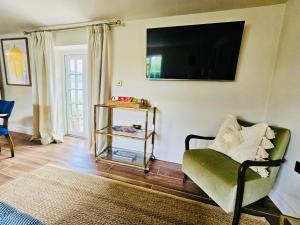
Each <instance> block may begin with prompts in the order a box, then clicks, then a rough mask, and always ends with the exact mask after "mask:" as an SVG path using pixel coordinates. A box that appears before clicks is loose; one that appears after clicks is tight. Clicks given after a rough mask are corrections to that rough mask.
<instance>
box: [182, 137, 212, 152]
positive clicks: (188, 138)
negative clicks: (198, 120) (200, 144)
mask: <svg viewBox="0 0 300 225" xmlns="http://www.w3.org/2000/svg"><path fill="white" fill-rule="evenodd" d="M191 139H202V140H213V139H215V137H204V136H199V135H195V134H189V135H188V136H186V138H185V149H186V150H189V149H190V140H191Z"/></svg>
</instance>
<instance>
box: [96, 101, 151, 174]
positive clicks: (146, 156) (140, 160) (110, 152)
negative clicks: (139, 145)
mask: <svg viewBox="0 0 300 225" xmlns="http://www.w3.org/2000/svg"><path fill="white" fill-rule="evenodd" d="M100 108H105V109H106V110H108V117H107V118H108V119H107V126H105V127H102V128H99V129H98V128H97V127H98V124H97V115H99V114H98V110H99V109H100ZM116 109H120V110H133V111H140V112H142V113H144V114H145V124H144V129H141V130H138V131H137V132H136V133H126V132H121V131H114V130H113V129H112V126H113V116H112V115H113V111H114V110H116ZM150 113H152V127H151V128H149V124H148V119H149V114H150ZM155 117H156V107H148V108H127V107H120V106H107V105H105V104H101V105H94V140H95V143H94V154H95V157H96V159H99V160H100V161H101V160H102V161H108V162H114V163H118V164H122V165H127V166H131V167H135V168H140V169H143V170H144V172H145V173H148V172H149V170H150V165H151V162H152V161H153V160H154V159H155V157H154V154H153V150H154V141H155ZM98 135H105V136H107V137H108V139H107V143H106V146H105V147H104V148H103V149H99V148H98V147H97V141H96V140H97V136H98ZM113 137H121V138H127V139H129V140H130V139H134V140H138V141H143V142H144V145H143V146H144V147H143V150H133V149H125V148H120V147H115V146H113ZM148 140H151V150H150V152H147V145H148V143H147V142H148ZM117 151H123V152H124V151H126V152H128V153H130V154H134V155H135V156H136V157H135V158H134V159H131V158H126V157H123V156H120V155H117V154H116V152H117Z"/></svg>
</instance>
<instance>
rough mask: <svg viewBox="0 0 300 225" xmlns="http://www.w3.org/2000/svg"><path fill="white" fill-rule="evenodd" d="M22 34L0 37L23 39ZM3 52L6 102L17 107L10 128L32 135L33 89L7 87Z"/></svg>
mask: <svg viewBox="0 0 300 225" xmlns="http://www.w3.org/2000/svg"><path fill="white" fill-rule="evenodd" d="M23 36H24V35H23V34H22V33H19V34H9V35H0V39H2V38H13V37H23ZM0 50H1V56H0V60H1V69H2V79H3V86H4V91H5V98H6V100H14V101H16V102H15V107H14V110H13V112H12V115H11V118H10V119H9V128H10V130H14V131H18V132H23V133H29V134H31V133H32V129H33V128H32V123H33V117H32V89H31V87H28V86H13V85H7V84H6V79H5V71H4V62H3V57H2V49H1V47H0Z"/></svg>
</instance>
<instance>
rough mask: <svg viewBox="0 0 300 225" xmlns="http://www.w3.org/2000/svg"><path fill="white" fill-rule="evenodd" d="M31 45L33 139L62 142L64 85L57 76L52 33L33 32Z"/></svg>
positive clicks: (44, 142)
mask: <svg viewBox="0 0 300 225" xmlns="http://www.w3.org/2000/svg"><path fill="white" fill-rule="evenodd" d="M29 44H30V59H31V71H32V93H33V120H34V124H33V125H34V127H33V129H34V134H33V136H32V139H41V143H42V144H50V143H52V142H53V141H55V142H62V141H63V136H64V127H63V109H62V99H60V98H59V93H61V90H62V82H60V78H59V77H58V75H57V74H56V73H55V62H54V47H53V40H52V33H51V32H35V33H31V34H30V35H29Z"/></svg>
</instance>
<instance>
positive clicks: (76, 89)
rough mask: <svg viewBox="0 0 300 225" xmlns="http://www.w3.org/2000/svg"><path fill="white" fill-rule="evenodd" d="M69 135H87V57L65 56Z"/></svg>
mask: <svg viewBox="0 0 300 225" xmlns="http://www.w3.org/2000/svg"><path fill="white" fill-rule="evenodd" d="M65 70H66V92H67V93H66V96H67V99H66V103H67V104H66V112H67V133H68V134H69V135H74V136H80V137H86V134H87V97H86V96H87V93H86V91H87V90H86V89H87V81H86V77H87V55H86V54H72V55H65Z"/></svg>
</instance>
